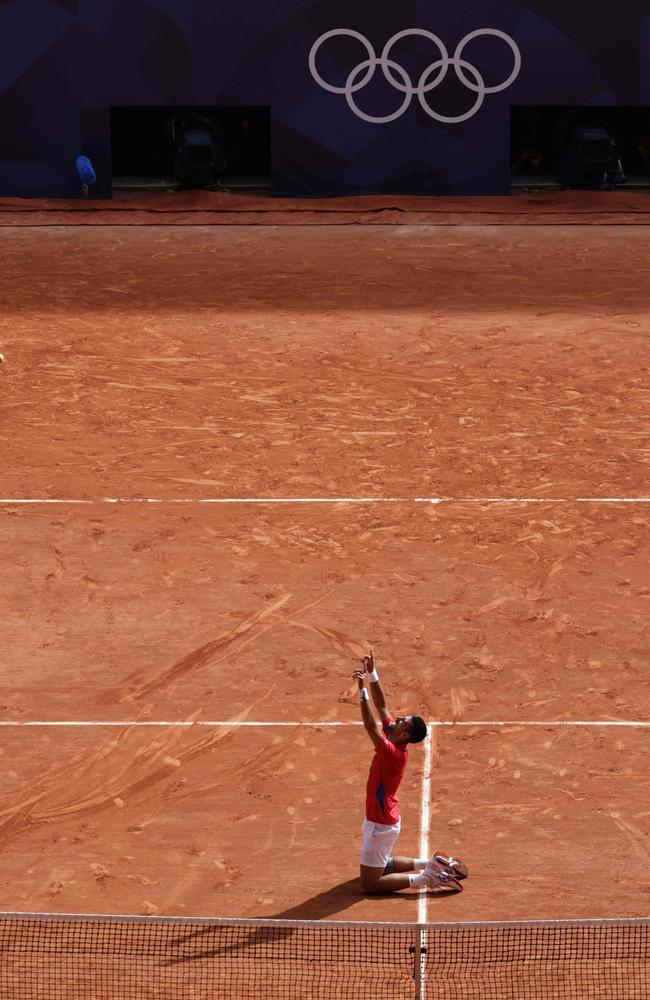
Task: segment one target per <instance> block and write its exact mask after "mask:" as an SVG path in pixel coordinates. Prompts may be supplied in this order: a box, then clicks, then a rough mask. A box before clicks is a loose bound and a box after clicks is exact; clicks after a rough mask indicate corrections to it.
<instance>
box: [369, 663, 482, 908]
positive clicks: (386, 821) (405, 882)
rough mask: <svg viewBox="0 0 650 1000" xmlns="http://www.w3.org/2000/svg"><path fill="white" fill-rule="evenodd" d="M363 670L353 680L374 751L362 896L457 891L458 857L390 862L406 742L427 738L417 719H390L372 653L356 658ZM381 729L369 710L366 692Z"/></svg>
mask: <svg viewBox="0 0 650 1000" xmlns="http://www.w3.org/2000/svg"><path fill="white" fill-rule="evenodd" d="M361 663H362V665H363V669H362V670H355V671H354V674H353V675H352V676H353V677H354V678H355V680H356V681H358V684H359V700H360V702H361V718H362V719H363V724H364V726H365V727H366V732H367V733H368V736H369V737H370V739H371V740H372V742H373V744H374V747H375V755H374V757H373V758H372V764H371V765H370V774H369V775H368V784H367V786H366V818H365V820H364V822H363V828H362V829H363V846H362V848H361V866H360V874H361V888H362V889H363V891H364V892H366V893H383V892H397V891H399V890H400V889H408V888H410V887H411V886H413V887H415V888H426V889H432V890H433V891H434V892H450V891H451V892H461V891H462V888H463V887H462V885H461V884H460V881H459V879H463V878H465V877H466V876H467V867H466V866H465V865H464V864H463V862H462V861H459V860H458V859H457V858H452V857H449V856H448V855H445V854H441V853H440V852H436V853H435V854H432V855H431V857H430V858H401V857H392V850H393V846H394V844H395V841H396V840H397V838H398V836H399V832H400V812H399V803H398V801H397V789H398V788H399V785H400V782H401V780H402V778H403V777H404V771H405V770H406V764H407V761H408V747H409V744H410V743H421V742H422V740H423V739H424V738H425V736H426V735H427V727H426V723H425V722H424V719H422V718H421V717H420V716H419V715H406V716H404V715H398V716H397V718H396V719H393V718H392V716H391V714H390V713H389V711H388V709H387V708H386V699H385V698H384V692H383V690H382V686H381V684H380V683H379V676H378V674H377V671H376V670H375V665H374V661H373V656H372V651H371V652H370V655H369V656H363V657H362V658H361ZM366 682H367V683H368V685H369V686H370V692H371V694H372V701H373V703H374V706H375V708H376V709H377V712H378V713H379V717H380V719H381V727H380V725H379V723H378V721H377V719H376V717H375V714H374V712H373V711H372V709H371V707H370V699H369V697H368V688H367V687H366Z"/></svg>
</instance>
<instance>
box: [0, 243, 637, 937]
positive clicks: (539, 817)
mask: <svg viewBox="0 0 650 1000" xmlns="http://www.w3.org/2000/svg"><path fill="white" fill-rule="evenodd" d="M2 239H3V244H4V250H5V263H4V268H3V272H2V275H1V276H0V281H1V284H2V290H1V292H0V295H1V296H2V299H3V301H4V302H5V303H6V305H5V310H4V313H3V316H2V317H1V320H0V323H1V326H0V330H1V334H0V336H1V345H2V350H3V353H4V354H5V356H6V359H7V360H6V363H5V364H4V366H3V367H2V369H1V370H0V379H1V387H0V388H1V393H2V412H3V420H2V427H1V428H0V439H1V440H2V445H3V455H4V459H3V463H2V472H1V474H0V482H1V484H2V486H1V489H0V496H1V498H2V503H1V517H0V561H1V563H2V566H3V587H2V594H1V595H0V610H1V612H2V621H3V656H2V663H1V671H2V698H1V701H2V723H3V725H2V726H1V727H0V745H1V749H2V756H3V768H2V774H1V777H0V780H1V789H0V790H1V798H0V843H1V844H2V850H3V866H2V870H3V874H2V879H1V890H0V891H1V904H2V905H1V907H0V908H1V909H3V910H7V911H13V910H24V911H28V910H33V911H56V912H66V913H74V912H79V913H123V914H141V913H145V914H160V915H181V916H182V915H196V916H201V915H204V916H224V917H255V916H256V917H263V918H269V917H278V918H282V917H287V918H295V919H324V920H328V919H329V920H337V919H339V920H340V919H352V920H364V921H366V920H367V921H378V920H379V921H397V922H402V921H403V922H414V921H417V920H418V919H421V917H422V903H421V901H420V897H419V895H418V894H417V893H405V894H402V895H395V896H392V897H386V898H363V897H362V896H361V895H360V893H359V889H358V884H357V882H356V877H357V874H358V849H359V827H360V823H361V819H362V810H363V792H364V787H365V780H366V775H367V769H368V765H369V761H370V757H371V745H370V743H369V741H368V739H367V736H366V735H365V733H364V732H363V729H362V728H361V727H360V725H359V708H358V701H357V699H356V695H355V688H354V685H353V684H352V681H351V672H352V670H353V669H354V666H355V660H356V658H357V657H358V656H359V655H360V654H361V653H362V652H363V651H364V649H365V648H366V647H367V644H368V643H370V644H371V645H372V647H373V649H374V650H375V654H376V656H377V658H378V662H379V664H380V669H381V673H382V680H383V681H384V683H385V687H386V691H387V696H388V700H389V704H390V706H391V707H394V709H395V710H397V711H402V710H404V711H420V712H421V714H422V715H424V716H425V718H427V719H428V720H431V721H436V722H437V723H440V724H438V725H435V726H433V727H432V731H431V732H432V736H431V742H430V745H429V748H428V750H429V752H430V756H431V770H430V773H426V774H425V768H424V762H425V753H424V748H423V747H414V748H413V749H412V751H411V760H410V764H409V769H408V772H407V777H406V779H405V782H404V784H403V786H402V790H401V794H400V801H401V804H402V809H403V829H402V835H401V838H400V842H399V847H400V852H401V853H406V854H411V853H412V854H414V855H417V854H418V851H419V846H420V844H421V843H422V842H425V843H427V844H428V845H429V846H430V847H431V848H432V849H433V848H442V849H446V850H448V851H452V852H455V853H457V854H459V855H460V856H461V857H463V858H464V859H465V860H466V861H467V863H468V864H469V866H470V869H471V877H470V879H469V881H468V882H467V883H466V888H465V892H463V893H462V894H461V895H459V896H454V897H451V898H438V897H433V896H431V897H430V898H429V899H428V901H427V902H426V905H425V919H428V920H430V921H437V920H477V919H494V920H497V919H519V918H521V919H536V918H540V919H541V918H564V917H566V918H596V917H638V916H646V915H647V913H648V905H649V899H650V877H649V876H648V862H649V861H650V854H649V853H648V847H647V843H648V834H649V833H650V808H649V807H648V805H647V800H648V792H647V789H648V782H649V781H650V777H649V768H648V764H649V754H650V752H649V751H648V748H647V719H648V707H649V696H648V692H647V683H646V672H647V650H648V632H647V616H648V611H647V608H648V595H649V594H650V568H649V567H650V561H649V559H648V554H649V553H648V550H649V545H648V526H649V520H650V517H649V513H648V506H647V503H645V502H642V500H643V498H644V497H647V495H648V489H647V468H648V456H649V455H650V443H649V440H648V421H647V413H648V388H647V384H648V383H647V372H648V363H649V355H648V347H647V329H646V326H647V308H648V299H649V297H650V296H649V293H648V288H649V287H650V286H649V285H648V281H647V272H648V267H649V264H648V259H649V258H648V254H647V246H646V243H647V240H646V233H645V229H644V228H643V227H641V226H639V227H636V228H634V227H632V228H628V227H622V226H621V227H618V226H610V227H593V228H586V227H579V226H574V227H571V228H562V227H556V226H545V227H530V226H528V227H521V228H513V227H508V226H501V227H492V228H482V227H452V226H450V227H436V228H433V227H420V228H417V229H415V228H409V227H401V228H399V229H397V228H392V227H381V228H378V227H361V226H351V227H346V228H328V227H318V228H307V227H305V228H295V229H291V230H287V229H284V230H283V229H280V228H273V227H269V228H257V229H253V228H247V227H231V228H227V229H225V228H219V227H212V228H207V227H206V228H201V227H196V228H185V227H174V228H173V229H170V228H155V227H138V228H121V229H118V228H112V227H102V228H86V229H76V228H64V227H50V228H40V229H30V228H16V229H7V230H4V231H3V235H2ZM441 498H442V502H428V501H430V500H439V499H441ZM217 500H229V501H232V502H228V503H223V502H214V501H217ZM251 500H263V501H266V502H262V503H253V502H250V501H251ZM308 500H311V501H316V502H306V501H308ZM23 501H31V502H23ZM75 501H84V502H83V503H80V502H75ZM280 501H288V502H280ZM333 501H337V502H333ZM358 501H364V502H358ZM372 501H374V502H372ZM37 722H39V723H48V725H32V723H37ZM55 723H56V724H55ZM164 723H168V724H164ZM169 723H177V724H176V725H170V724H169ZM179 723H182V725H180V724H179ZM595 723H598V725H595ZM613 723H616V725H613ZM634 723H637V724H640V725H636V726H635V725H634ZM109 724H110V725H109ZM424 792H426V802H424V799H423V793H424ZM423 806H424V811H423ZM427 815H428V822H425V823H424V824H423V817H424V820H426V818H427Z"/></svg>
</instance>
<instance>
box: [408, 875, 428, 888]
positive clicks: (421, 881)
mask: <svg viewBox="0 0 650 1000" xmlns="http://www.w3.org/2000/svg"><path fill="white" fill-rule="evenodd" d="M409 885H426V886H428V885H429V879H428V878H427V876H426V875H409Z"/></svg>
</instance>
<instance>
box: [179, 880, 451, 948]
mask: <svg viewBox="0 0 650 1000" xmlns="http://www.w3.org/2000/svg"><path fill="white" fill-rule="evenodd" d="M363 898H364V897H363V895H362V893H361V889H360V887H359V879H358V878H352V879H348V880H347V881H346V882H340V883H339V884H338V885H335V886H331V887H330V888H329V889H324V890H323V892H319V893H317V894H316V895H315V896H311V897H310V898H309V899H305V900H303V902H302V903H298V904H297V905H296V906H291V907H289V908H288V909H286V910H281V911H280V912H279V913H273V914H270V913H265V914H264V915H263V916H260V917H250V918H246V919H247V920H248V919H250V921H251V922H254V921H255V920H262V919H266V920H269V919H270V920H323V921H327V920H328V918H335V917H337V916H338V915H339V914H340V913H342V912H343V911H344V910H347V909H349V907H351V906H354V905H355V903H359V902H360V900H362V899H363ZM366 898H367V897H366ZM376 898H377V899H378V900H381V902H382V907H383V906H385V905H386V904H388V905H389V906H390V907H391V909H392V910H393V911H394V907H395V906H402V905H403V904H404V902H407V903H410V904H411V906H412V905H413V903H414V901H415V898H416V897H414V896H413V894H412V893H386V895H380V896H377V897H376ZM428 898H429V901H433V900H436V901H438V900H441V899H444V898H445V894H442V893H441V894H440V895H435V894H433V893H429V897H428ZM392 915H393V916H394V915H395V914H394V912H393V914H392ZM383 919H386V916H385V915H383ZM325 926H327V924H325ZM300 931H301V928H300V927H283V926H282V925H269V924H264V925H261V926H259V927H247V926H246V924H242V925H239V926H238V927H235V928H231V927H230V925H228V924H226V925H225V927H224V926H223V925H222V926H221V927H220V925H216V924H205V925H202V926H200V927H194V928H192V929H191V930H188V931H187V932H185V933H181V934H179V935H178V936H176V937H175V938H174V940H173V942H172V943H173V945H175V946H176V947H178V948H179V950H180V952H181V954H180V955H178V956H177V957H175V958H173V959H170V960H168V961H167V962H165V963H164V964H165V965H178V964H180V963H183V962H195V961H200V960H202V959H208V958H216V957H218V956H219V955H227V954H232V953H241V954H246V953H248V952H249V951H250V949H251V948H256V947H258V946H259V947H261V948H265V947H277V945H278V943H279V942H281V941H287V940H288V939H291V938H293V937H294V936H295V937H296V940H297V941H300V937H301V936H300ZM297 954H299V952H298V953H297Z"/></svg>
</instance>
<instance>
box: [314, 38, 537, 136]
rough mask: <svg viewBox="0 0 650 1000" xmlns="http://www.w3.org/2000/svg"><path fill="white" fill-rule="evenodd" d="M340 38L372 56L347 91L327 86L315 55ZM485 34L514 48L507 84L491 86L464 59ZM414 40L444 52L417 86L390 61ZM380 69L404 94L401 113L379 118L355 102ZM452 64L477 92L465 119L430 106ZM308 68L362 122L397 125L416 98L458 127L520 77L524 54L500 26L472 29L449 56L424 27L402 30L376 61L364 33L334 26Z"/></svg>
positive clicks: (352, 73)
mask: <svg viewBox="0 0 650 1000" xmlns="http://www.w3.org/2000/svg"><path fill="white" fill-rule="evenodd" d="M340 35H348V36H349V37H350V38H356V39H357V41H359V42H361V44H362V45H363V47H364V48H365V50H366V54H367V56H368V58H367V59H364V60H363V61H362V62H360V63H359V64H358V65H357V66H355V67H354V69H352V70H351V71H350V73H349V75H348V78H347V80H346V82H345V86H344V87H336V86H334V84H331V83H328V82H327V81H326V80H324V79H323V77H322V76H321V75H320V73H319V72H318V70H317V69H316V56H317V54H318V51H319V49H320V47H321V45H324V43H325V42H327V41H329V39H330V38H336V37H337V36H340ZM485 35H493V36H494V37H495V38H500V39H501V40H502V41H504V42H505V43H506V45H508V46H509V48H510V49H511V51H512V54H513V56H514V66H513V69H512V72H511V74H510V76H509V77H508V78H507V79H506V80H504V81H503V83H499V84H497V85H496V86H492V87H488V86H486V83H485V80H484V79H483V77H482V76H481V74H480V73H479V71H478V69H477V68H476V66H473V65H472V63H470V62H468V61H467V60H466V59H463V53H464V51H465V46H466V45H468V44H469V43H470V42H471V41H472V40H473V39H475V38H481V37H483V36H485ZM411 36H420V37H422V38H427V39H429V41H431V42H433V44H434V45H435V46H436V48H437V50H438V53H439V58H438V59H436V60H435V61H434V62H432V63H431V64H430V65H429V66H428V67H427V68H426V69H425V70H424V72H423V73H422V74H421V76H420V79H419V80H418V82H417V85H415V86H414V85H413V83H412V82H411V78H410V76H409V74H408V73H407V72H406V70H405V69H404V67H403V66H400V64H399V63H398V62H395V60H394V59H391V58H390V55H391V51H392V49H393V46H394V45H395V44H396V43H397V42H399V41H400V40H401V39H402V38H409V37H411ZM378 66H381V69H382V71H383V74H384V76H385V78H386V79H387V80H388V82H389V83H390V84H392V86H393V87H395V89H396V90H398V91H399V92H400V93H401V94H403V95H404V98H403V100H402V103H401V105H400V106H399V108H398V109H397V111H394V112H393V113H392V114H390V115H382V116H380V117H378V116H375V115H369V114H366V112H365V111H362V110H361V108H360V107H359V106H358V104H357V102H356V98H355V94H356V93H357V92H358V91H360V90H362V89H363V88H364V87H365V86H366V85H367V84H368V83H370V81H371V80H372V78H373V76H374V75H375V70H376V69H377V67H378ZM450 66H453V67H454V70H455V71H456V76H457V77H458V79H459V80H460V82H461V83H462V84H464V85H465V86H466V87H467V89H468V90H470V91H471V92H472V93H474V94H476V99H475V101H474V104H473V105H472V107H471V108H470V109H469V111H466V112H465V114H463V115H452V116H450V115H443V114H440V113H439V112H438V111H434V109H433V108H432V107H431V105H430V104H429V102H428V97H427V95H428V94H430V93H431V91H432V90H435V89H436V87H438V86H439V85H440V84H441V83H442V81H443V80H444V79H445V77H446V75H447V71H448V70H449V67H450ZM309 69H310V72H311V75H312V76H313V78H314V80H315V81H316V83H317V84H319V86H321V87H322V88H323V89H324V90H328V91H329V92H330V93H331V94H345V100H346V101H347V104H348V107H349V108H350V111H353V112H354V114H355V115H357V117H358V118H361V119H363V121H365V122H370V123H371V124H373V125H385V124H386V123H387V122H394V121H395V120H396V119H397V118H400V117H401V116H402V115H403V114H404V113H405V112H406V110H407V109H408V107H409V106H410V104H411V100H412V98H413V97H414V96H415V95H417V98H418V100H419V102H420V105H421V107H422V109H423V110H424V111H426V113H427V114H428V115H429V117H430V118H433V119H434V120H435V121H437V122H442V123H443V124H444V125H458V124H459V123H460V122H465V121H467V120H468V119H469V118H473V117H474V115H475V114H477V112H478V111H479V110H480V109H481V107H482V105H483V102H484V100H485V97H486V95H487V94H498V93H499V91H501V90H506V88H507V87H509V86H510V85H511V83H513V82H514V81H515V80H516V79H517V77H518V76H519V71H520V69H521V52H520V51H519V47H518V46H517V43H516V42H515V41H514V39H513V38H511V37H510V35H507V34H506V33H505V31H499V29H498V28H480V29H479V30H478V31H470V32H469V34H467V35H465V37H464V38H462V39H461V41H460V42H459V43H458V45H457V46H456V51H455V52H454V54H453V56H450V55H449V53H448V52H447V48H446V46H445V45H444V43H443V42H442V41H441V39H440V38H438V36H437V35H434V34H433V32H431V31H426V30H425V29H424V28H407V29H405V30H404V31H398V32H397V33H396V34H395V35H393V37H392V38H389V39H388V41H387V42H386V44H385V45H384V48H383V51H382V53H381V55H380V56H379V58H377V55H376V54H375V50H374V48H373V47H372V45H371V44H370V42H369V41H368V39H367V38H366V37H365V35H362V34H361V33H360V32H359V31H353V30H352V29H351V28H335V29H334V30H332V31H326V32H325V33H324V34H322V35H321V36H320V37H319V38H317V39H316V41H315V42H314V44H313V45H312V47H311V50H310V53H309Z"/></svg>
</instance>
